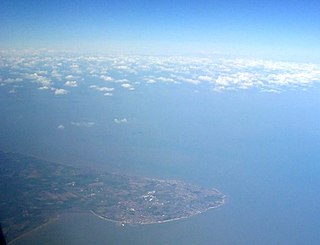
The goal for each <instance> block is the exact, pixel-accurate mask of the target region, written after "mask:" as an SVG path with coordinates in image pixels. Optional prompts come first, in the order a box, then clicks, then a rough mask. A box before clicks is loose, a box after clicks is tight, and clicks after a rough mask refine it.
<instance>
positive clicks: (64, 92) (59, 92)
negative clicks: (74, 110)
mask: <svg viewBox="0 0 320 245" xmlns="http://www.w3.org/2000/svg"><path fill="white" fill-rule="evenodd" d="M68 93H69V92H68V91H67V90H65V89H63V88H57V89H55V91H54V94H55V95H65V94H68Z"/></svg>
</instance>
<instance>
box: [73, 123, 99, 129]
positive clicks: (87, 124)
mask: <svg viewBox="0 0 320 245" xmlns="http://www.w3.org/2000/svg"><path fill="white" fill-rule="evenodd" d="M71 125H73V126H77V127H85V128H90V127H93V126H94V125H95V122H71Z"/></svg>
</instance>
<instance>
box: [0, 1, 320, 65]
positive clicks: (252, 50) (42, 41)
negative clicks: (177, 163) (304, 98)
mask: <svg viewBox="0 0 320 245" xmlns="http://www.w3.org/2000/svg"><path fill="white" fill-rule="evenodd" d="M0 11H1V15H0V22H1V25H0V47H1V48H51V49H73V50H87V51H109V52H120V53H142V54H149V53H151V54H213V53H221V54H231V55H247V56H258V57H264V58H270V57H271V58H272V57H279V58H288V59H291V58H297V59H303V60H308V59H310V60H317V56H319V53H320V52H319V51H320V48H319V44H318V43H319V40H320V29H319V23H320V3H319V1H295V0H293V1H288V0H287V1H285V0H278V1H273V0H270V1H249V0H242V1H235V0H233V1H204V0H198V1H167V0H163V1H133V0H131V1H130V0H124V1H46V0H44V1H34V0H24V1H18V0H10V1H7V0H2V1H1V3H0Z"/></svg>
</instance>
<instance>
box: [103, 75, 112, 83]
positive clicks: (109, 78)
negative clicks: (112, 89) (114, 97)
mask: <svg viewBox="0 0 320 245" xmlns="http://www.w3.org/2000/svg"><path fill="white" fill-rule="evenodd" d="M100 78H101V79H102V80H104V81H106V82H111V81H113V80H114V79H113V78H112V77H110V76H106V75H101V76H100Z"/></svg>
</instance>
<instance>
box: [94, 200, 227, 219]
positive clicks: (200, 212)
mask: <svg viewBox="0 0 320 245" xmlns="http://www.w3.org/2000/svg"><path fill="white" fill-rule="evenodd" d="M225 199H226V196H224V197H223V199H222V202H221V203H220V204H218V205H217V206H215V207H210V208H207V209H205V210H204V211H198V212H195V213H194V214H191V215H189V216H183V217H179V218H173V219H168V220H159V221H154V222H138V223H128V222H125V221H119V220H113V219H109V218H106V217H104V216H102V215H100V214H97V213H96V212H95V211H93V210H92V209H91V210H90V213H91V214H92V215H94V216H96V217H97V218H99V219H102V220H106V221H110V222H113V223H116V224H121V225H153V224H163V223H167V222H172V221H178V220H181V219H187V218H191V217H193V216H196V215H199V214H203V213H205V212H207V211H208V210H210V209H217V208H219V207H221V206H223V205H224V204H225Z"/></svg>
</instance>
